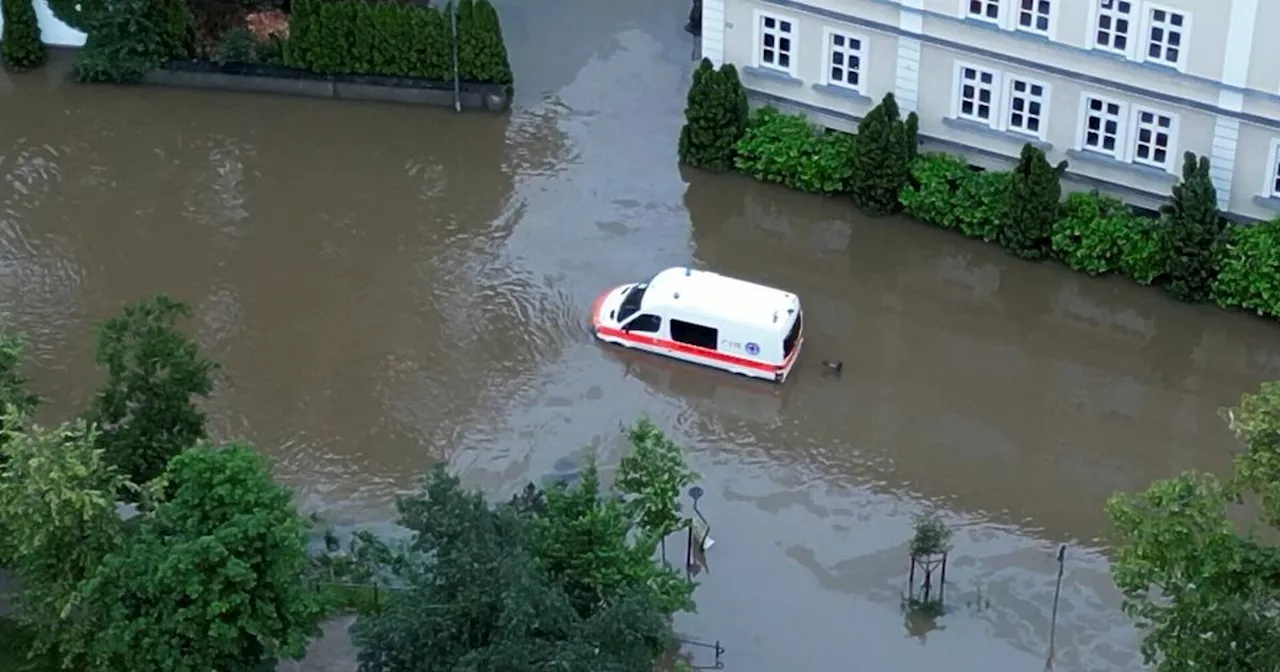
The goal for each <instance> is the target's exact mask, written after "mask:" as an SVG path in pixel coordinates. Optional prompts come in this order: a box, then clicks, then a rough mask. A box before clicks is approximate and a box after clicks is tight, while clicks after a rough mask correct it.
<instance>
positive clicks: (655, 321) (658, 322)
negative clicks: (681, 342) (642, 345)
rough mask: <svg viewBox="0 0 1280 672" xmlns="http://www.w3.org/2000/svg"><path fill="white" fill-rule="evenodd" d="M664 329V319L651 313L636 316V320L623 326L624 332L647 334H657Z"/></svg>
mask: <svg viewBox="0 0 1280 672" xmlns="http://www.w3.org/2000/svg"><path fill="white" fill-rule="evenodd" d="M661 328H662V318H661V317H658V316H657V315H653V314H650V313H644V314H641V315H636V318H635V319H634V320H631V321H630V322H628V323H626V324H625V325H623V327H622V330H623V331H639V332H642V333H646V334H655V333H657V332H658V330H659V329H661Z"/></svg>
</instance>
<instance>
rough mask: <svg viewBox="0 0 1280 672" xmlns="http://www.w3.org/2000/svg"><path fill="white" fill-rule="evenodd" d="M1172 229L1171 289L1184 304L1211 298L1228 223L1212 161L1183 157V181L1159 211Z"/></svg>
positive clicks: (1191, 156)
mask: <svg viewBox="0 0 1280 672" xmlns="http://www.w3.org/2000/svg"><path fill="white" fill-rule="evenodd" d="M1160 214H1161V218H1162V219H1163V220H1164V222H1165V225H1166V226H1167V227H1168V228H1169V257H1168V262H1169V265H1168V268H1167V271H1168V286H1169V292H1170V293H1172V294H1173V295H1174V297H1176V298H1178V299H1179V300H1181V301H1204V300H1206V299H1208V298H1209V297H1210V294H1211V291H1212V288H1213V280H1214V277H1215V276H1216V275H1217V269H1216V268H1215V265H1214V262H1215V259H1216V257H1217V254H1218V249H1217V248H1218V247H1219V246H1220V245H1222V243H1223V242H1224V237H1225V233H1226V228H1227V221H1226V219H1224V218H1223V217H1222V213H1220V212H1218V190H1217V188H1215V187H1214V186H1213V180H1212V178H1210V177H1209V159H1208V157H1204V156H1202V157H1200V158H1199V159H1198V160H1197V158H1196V155H1195V154H1194V153H1192V152H1187V153H1186V154H1185V155H1184V157H1183V165H1182V181H1181V182H1179V183H1178V184H1176V185H1174V187H1173V201H1172V202H1171V203H1169V204H1168V205H1166V206H1164V207H1162V208H1160Z"/></svg>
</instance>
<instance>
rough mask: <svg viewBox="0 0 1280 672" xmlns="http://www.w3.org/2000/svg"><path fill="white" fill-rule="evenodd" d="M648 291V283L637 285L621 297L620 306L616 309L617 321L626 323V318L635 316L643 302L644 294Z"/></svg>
mask: <svg viewBox="0 0 1280 672" xmlns="http://www.w3.org/2000/svg"><path fill="white" fill-rule="evenodd" d="M648 289H649V281H648V280H645V281H644V282H641V283H637V284H636V285H635V286H634V287H632V288H631V289H630V291H628V292H627V295H626V296H624V297H622V305H621V306H619V307H618V321H619V322H626V321H627V318H629V317H631V316H632V315H635V314H636V311H638V310H640V304H641V303H642V302H643V301H644V293H645V291H647V290H648Z"/></svg>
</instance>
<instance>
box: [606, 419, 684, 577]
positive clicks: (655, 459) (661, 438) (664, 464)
mask: <svg viewBox="0 0 1280 672" xmlns="http://www.w3.org/2000/svg"><path fill="white" fill-rule="evenodd" d="M626 435H627V440H628V441H630V443H631V446H632V452H631V454H629V455H627V456H626V457H624V458H622V462H621V463H620V464H619V465H618V476H617V479H616V481H615V483H614V487H615V488H617V490H618V492H620V493H622V494H623V495H624V496H627V507H628V508H629V509H630V510H631V513H632V517H633V518H634V519H635V520H636V522H637V523H638V524H639V526H640V529H641V530H643V531H644V532H645V533H647V534H649V535H651V536H653V537H655V538H657V539H658V541H659V544H660V546H661V547H662V558H663V560H664V561H665V560H666V556H667V553H666V550H667V549H666V538H667V537H668V536H669V535H671V534H672V533H673V532H676V531H678V530H681V529H684V528H685V527H687V526H688V525H689V522H690V521H689V519H688V517H686V516H683V515H681V513H682V511H681V508H682V507H681V505H680V498H681V497H683V496H684V489H685V488H686V487H688V486H690V485H693V483H694V481H695V480H696V479H697V478H698V474H697V473H695V472H693V471H692V470H690V469H689V468H688V467H687V466H686V465H685V461H684V452H683V451H682V450H681V449H680V446H679V445H678V444H676V442H674V441H672V440H671V439H669V438H667V436H666V435H665V434H663V432H662V430H660V429H658V426H657V425H656V424H654V422H653V421H652V420H650V419H649V418H647V417H646V418H641V419H640V420H638V421H637V422H636V423H635V424H633V425H631V426H630V427H627V428H626Z"/></svg>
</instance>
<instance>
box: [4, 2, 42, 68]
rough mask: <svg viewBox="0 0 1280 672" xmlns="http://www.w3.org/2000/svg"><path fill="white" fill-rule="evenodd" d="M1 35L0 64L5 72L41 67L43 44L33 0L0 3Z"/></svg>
mask: <svg viewBox="0 0 1280 672" xmlns="http://www.w3.org/2000/svg"><path fill="white" fill-rule="evenodd" d="M0 16H3V18H4V21H3V23H4V33H3V35H0V61H3V62H4V69H5V70H9V71H11V72H23V71H26V70H31V69H32V68H38V67H40V66H41V65H44V61H45V50H44V42H43V41H41V39H40V22H39V21H38V20H37V18H36V7H35V4H34V3H33V1H32V0H3V1H0Z"/></svg>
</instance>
